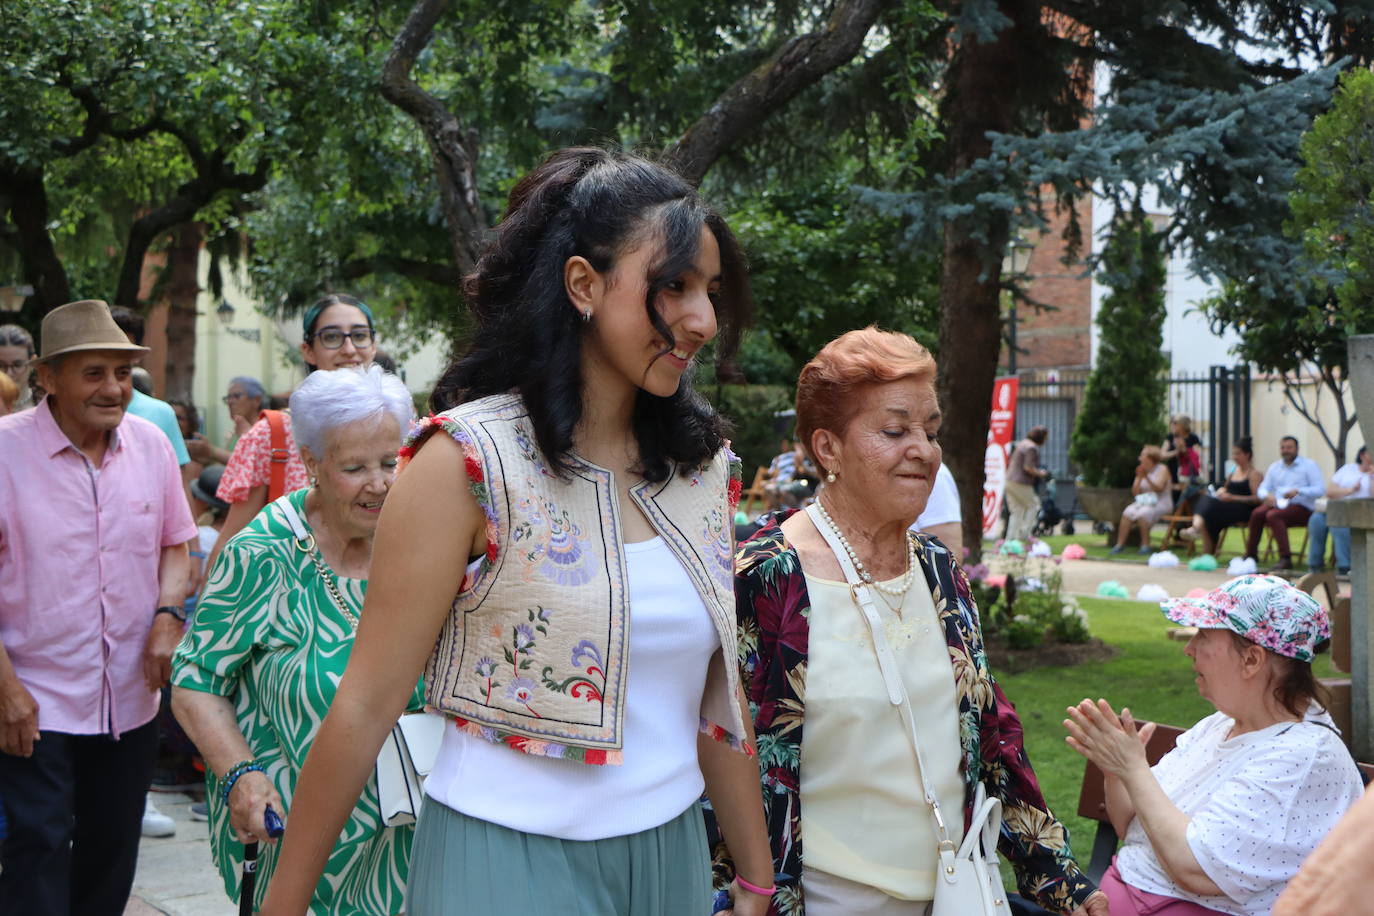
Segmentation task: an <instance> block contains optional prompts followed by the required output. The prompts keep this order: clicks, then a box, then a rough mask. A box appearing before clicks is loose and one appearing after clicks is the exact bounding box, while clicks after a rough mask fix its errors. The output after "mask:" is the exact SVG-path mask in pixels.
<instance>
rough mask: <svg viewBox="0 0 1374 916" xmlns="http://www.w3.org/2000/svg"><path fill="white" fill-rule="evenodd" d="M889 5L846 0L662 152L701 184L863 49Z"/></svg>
mask: <svg viewBox="0 0 1374 916" xmlns="http://www.w3.org/2000/svg"><path fill="white" fill-rule="evenodd" d="M887 5H888V4H887V2H886V0H844V2H842V3H840V5H839V6H837V7H836V8H835V10H834V12H832V13H831V14H830V18H829V19H827V20H826V23H825V26H824V27H823V28H821V29H819V30H818V31H815V32H808V33H807V34H805V35H798V36H797V37H795V38H793V39H791V40H790V41H788V42H786V43H785V44H783V45H782V47H780V48H778V49H777V50H776V51H774V52H773V54H772V55H770V56H769V58H768V60H766V61H765V62H764V63H762V64H761V65H759V66H758V67H757V68H755V69H754V70H753V72H751V73H749V74H747V75H745V76H744V77H743V78H742V79H740V80H738V81H737V82H736V83H735V84H734V85H733V86H731V87H730V88H729V89H727V90H725V92H724V93H722V94H721V96H720V98H719V99H717V100H716V102H715V104H713V105H712V106H711V107H710V109H709V110H708V111H707V112H706V113H705V114H703V115H702V116H701V117H700V118H698V119H697V120H696V122H695V123H693V124H692V126H691V127H689V128H687V132H686V133H684V134H683V135H682V136H681V137H679V138H678V140H677V142H676V143H674V144H673V145H672V146H671V147H669V148H668V149H667V150H666V151H665V152H664V154H663V159H664V161H665V162H666V163H667V164H668V165H671V166H672V167H673V168H675V169H677V171H678V172H680V173H681V174H682V176H683V177H684V178H686V179H687V180H688V181H690V182H692V183H693V184H697V183H699V182H700V181H701V179H702V177H703V176H704V175H705V174H706V172H707V171H709V170H710V168H711V166H712V165H714V164H715V162H716V160H717V159H719V158H720V157H721V156H722V155H723V154H724V153H725V151H726V150H728V149H730V147H732V146H734V145H735V144H736V143H738V142H739V141H740V140H741V139H742V138H744V137H745V136H747V135H748V134H750V133H753V132H757V131H758V129H759V125H760V124H762V123H763V122H764V121H765V120H767V118H768V116H769V115H770V114H772V113H773V112H775V111H778V110H779V109H781V108H783V107H785V106H786V105H787V103H788V102H790V101H792V99H793V98H795V97H796V96H797V94H798V93H800V92H801V91H802V90H803V89H806V88H807V87H808V86H810V85H812V84H813V83H815V82H816V81H817V80H819V79H820V78H821V77H823V76H825V75H826V74H827V73H829V72H831V71H832V70H835V69H836V68H838V67H840V66H842V65H843V64H845V63H846V62H848V61H849V60H851V59H852V58H853V57H854V55H855V54H857V53H859V49H860V48H861V47H863V41H864V38H865V37H866V36H867V35H868V32H869V30H870V29H871V28H872V27H873V23H874V22H876V21H877V19H878V14H879V13H880V12H881V11H882V10H883V8H884V7H885V6H887Z"/></svg>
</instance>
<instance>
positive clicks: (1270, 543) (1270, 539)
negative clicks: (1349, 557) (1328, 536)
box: [1260, 525, 1335, 569]
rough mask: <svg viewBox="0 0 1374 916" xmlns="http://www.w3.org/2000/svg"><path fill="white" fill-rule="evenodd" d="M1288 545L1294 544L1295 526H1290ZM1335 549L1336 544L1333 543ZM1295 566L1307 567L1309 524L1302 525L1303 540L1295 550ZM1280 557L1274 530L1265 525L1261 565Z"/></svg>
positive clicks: (1297, 567) (1299, 567) (1298, 567)
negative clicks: (1275, 544)
mask: <svg viewBox="0 0 1374 916" xmlns="http://www.w3.org/2000/svg"><path fill="white" fill-rule="evenodd" d="M1288 546H1289V547H1292V546H1293V526H1292V525H1289V526H1288ZM1332 547H1333V549H1334V547H1335V545H1334V544H1333V545H1332ZM1292 556H1293V568H1294V569H1306V568H1307V526H1306V525H1303V526H1302V541H1301V543H1299V545H1298V549H1297V550H1295V551H1293V554H1292ZM1277 557H1278V548H1277V547H1275V546H1274V532H1273V530H1272V529H1270V527H1269V526H1268V525H1265V526H1264V552H1263V553H1262V554H1261V555H1260V565H1261V566H1268V565H1269V564H1270V563H1272V562H1274V560H1275V558H1277Z"/></svg>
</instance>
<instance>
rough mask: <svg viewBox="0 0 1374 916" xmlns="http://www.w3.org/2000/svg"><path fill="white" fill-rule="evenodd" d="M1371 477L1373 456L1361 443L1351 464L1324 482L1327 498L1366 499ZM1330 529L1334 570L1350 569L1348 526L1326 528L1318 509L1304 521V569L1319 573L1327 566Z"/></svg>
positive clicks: (1373, 469)
mask: <svg viewBox="0 0 1374 916" xmlns="http://www.w3.org/2000/svg"><path fill="white" fill-rule="evenodd" d="M1371 477H1374V459H1371V458H1370V457H1369V448H1368V447H1366V446H1360V451H1359V454H1357V455H1356V456H1355V462H1354V463H1353V464H1345V465H1341V467H1340V469H1339V470H1338V471H1336V473H1334V474H1332V475H1331V482H1330V483H1329V484H1327V485H1326V498H1327V500H1328V501H1330V500H1333V499H1369V483H1370V479H1371ZM1328 530H1329V531H1330V532H1331V542H1332V544H1334V545H1335V548H1336V572H1338V573H1340V574H1341V575H1343V576H1344V575H1347V574H1348V573H1349V572H1350V529H1349V528H1330V529H1328V528H1327V527H1326V513H1325V512H1317V513H1314V514H1313V515H1312V518H1311V519H1309V520H1308V522H1307V568H1308V569H1310V570H1311V571H1312V572H1321V571H1322V570H1323V569H1325V568H1326V532H1327V531H1328Z"/></svg>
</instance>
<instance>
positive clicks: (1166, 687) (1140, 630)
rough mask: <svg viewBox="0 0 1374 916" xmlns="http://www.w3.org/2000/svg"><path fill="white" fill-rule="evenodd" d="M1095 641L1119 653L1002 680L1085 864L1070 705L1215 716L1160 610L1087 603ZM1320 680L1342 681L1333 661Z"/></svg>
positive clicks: (1089, 824) (1163, 718) (1175, 719)
mask: <svg viewBox="0 0 1374 916" xmlns="http://www.w3.org/2000/svg"><path fill="white" fill-rule="evenodd" d="M1079 602H1080V603H1081V604H1082V606H1083V609H1084V610H1085V611H1087V613H1088V618H1089V622H1090V625H1091V627H1092V632H1093V635H1094V636H1097V637H1098V638H1100V639H1102V640H1103V641H1104V642H1106V643H1108V644H1109V645H1112V646H1115V647H1116V648H1117V649H1119V650H1120V654H1119V655H1117V656H1116V657H1115V658H1113V659H1111V660H1110V661H1106V662H1093V663H1088V664H1083V665H1077V666H1073V667H1059V668H1038V669H1036V670H1034V671H1027V672H1025V673H1022V674H1016V675H1007V676H1006V677H1002V676H1001V675H998V681H999V682H1000V683H1001V685H1002V689H1003V690H1004V691H1005V692H1006V694H1007V696H1008V698H1010V699H1011V701H1012V703H1014V704H1015V705H1016V710H1017V712H1018V713H1019V714H1020V716H1021V722H1022V724H1023V725H1024V727H1025V733H1026V751H1027V753H1028V754H1029V755H1030V759H1031V763H1032V764H1033V765H1034V767H1035V772H1036V775H1037V776H1038V777H1039V779H1040V787H1041V789H1043V790H1044V793H1045V797H1046V798H1047V799H1048V800H1049V803H1050V810H1052V811H1054V813H1055V814H1056V815H1058V816H1059V818H1060V819H1061V820H1063V821H1064V823H1065V824H1067V825H1068V827H1069V832H1070V837H1071V839H1072V842H1073V847H1074V851H1075V852H1076V853H1077V854H1078V855H1079V856H1080V861H1081V862H1082V863H1083V864H1084V865H1085V866H1086V865H1087V860H1088V857H1089V856H1090V854H1091V853H1092V843H1093V834H1094V833H1095V832H1096V830H1097V825H1096V822H1094V821H1087V820H1083V819H1080V818H1079V817H1078V816H1077V810H1078V787H1079V783H1080V782H1082V779H1083V758H1082V757H1079V756H1078V755H1077V754H1076V753H1074V752H1073V751H1072V750H1070V749H1069V747H1068V746H1067V745H1066V744H1065V743H1064V734H1065V733H1064V727H1063V725H1061V724H1060V723H1061V722H1062V721H1063V720H1064V717H1065V713H1064V710H1065V707H1067V706H1069V705H1070V704H1072V703H1077V702H1078V701H1079V700H1082V699H1083V698H1084V697H1091V698H1093V699H1096V698H1098V697H1104V698H1106V699H1107V701H1108V702H1110V703H1111V704H1112V706H1113V707H1115V708H1116V709H1117V710H1120V709H1121V707H1122V706H1129V707H1130V708H1131V712H1132V713H1133V714H1134V715H1135V716H1136V718H1137V719H1148V720H1155V721H1159V722H1165V723H1168V724H1169V725H1176V726H1181V727H1187V726H1191V725H1192V724H1193V723H1195V722H1197V721H1198V720H1199V719H1201V718H1203V717H1204V716H1207V715H1210V714H1211V713H1212V712H1214V710H1213V708H1212V706H1211V704H1210V703H1208V702H1207V701H1206V700H1204V699H1202V698H1201V697H1200V696H1198V693H1197V688H1196V687H1195V686H1194V684H1193V671H1192V662H1191V660H1190V659H1189V658H1188V657H1187V656H1186V655H1184V654H1183V647H1184V643H1181V642H1175V641H1173V640H1170V639H1168V638H1167V637H1166V636H1165V630H1166V629H1167V628H1168V627H1169V626H1171V624H1170V623H1169V622H1168V621H1167V620H1166V619H1165V617H1164V615H1163V614H1161V613H1160V611H1159V605H1157V604H1148V603H1145V602H1140V601H1122V600H1116V599H1110V598H1080V599H1079ZM1316 673H1317V675H1318V676H1319V677H1333V676H1337V673H1336V671H1335V670H1334V669H1333V668H1332V667H1331V662H1330V657H1329V656H1325V655H1323V656H1320V657H1319V658H1318V662H1317V670H1316Z"/></svg>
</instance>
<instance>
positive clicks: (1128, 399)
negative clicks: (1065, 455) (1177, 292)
mask: <svg viewBox="0 0 1374 916" xmlns="http://www.w3.org/2000/svg"><path fill="white" fill-rule="evenodd" d="M1163 241H1164V237H1163V234H1162V233H1160V232H1158V231H1156V230H1155V228H1154V227H1153V226H1152V225H1151V224H1150V220H1149V217H1147V216H1146V214H1145V213H1144V211H1143V210H1141V209H1140V207H1139V206H1138V205H1137V206H1136V207H1135V208H1133V210H1132V211H1131V212H1130V213H1127V214H1119V215H1118V216H1117V219H1116V221H1115V222H1114V223H1113V225H1112V231H1111V236H1110V238H1109V239H1108V241H1107V245H1106V246H1105V249H1104V251H1103V254H1102V264H1101V269H1100V270H1099V272H1098V279H1099V280H1100V281H1101V283H1102V284H1103V285H1104V286H1106V287H1108V288H1109V289H1110V290H1111V292H1109V293H1108V294H1107V295H1106V296H1105V297H1103V299H1102V307H1101V309H1100V310H1099V311H1098V313H1097V326H1098V329H1099V333H1098V346H1097V359H1096V362H1095V364H1094V365H1093V369H1092V372H1091V373H1090V374H1089V375H1088V384H1087V388H1086V390H1085V391H1084V392H1083V407H1082V409H1081V410H1080V411H1079V412H1078V417H1077V419H1076V420H1075V422H1074V428H1073V436H1072V439H1071V440H1070V443H1069V457H1070V458H1072V459H1073V461H1074V463H1075V464H1077V465H1078V466H1079V467H1080V468H1081V469H1082V475H1083V482H1084V483H1086V484H1087V485H1088V486H1093V487H1128V486H1130V485H1131V482H1132V481H1133V480H1134V479H1135V467H1136V464H1137V463H1138V462H1137V456H1138V455H1139V454H1140V448H1141V446H1143V445H1149V444H1151V443H1154V442H1159V441H1160V440H1162V439H1163V438H1164V406H1165V401H1166V397H1167V395H1168V380H1167V373H1168V370H1169V364H1168V361H1167V360H1166V359H1165V357H1164V354H1163V352H1162V346H1163V343H1164V313H1165V312H1164V284H1165V280H1166V278H1167V266H1166V265H1167V262H1166V260H1165V257H1164V247H1163Z"/></svg>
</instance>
